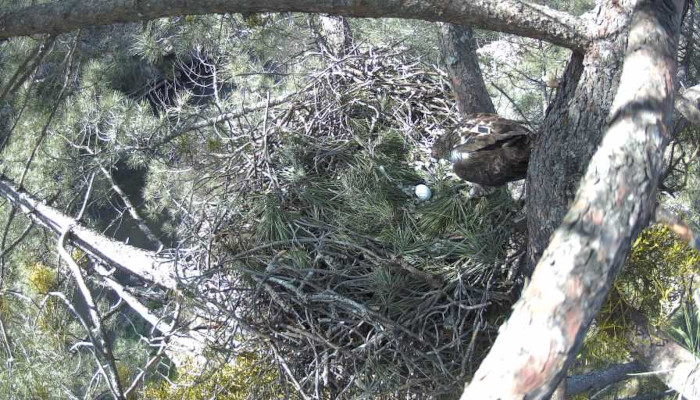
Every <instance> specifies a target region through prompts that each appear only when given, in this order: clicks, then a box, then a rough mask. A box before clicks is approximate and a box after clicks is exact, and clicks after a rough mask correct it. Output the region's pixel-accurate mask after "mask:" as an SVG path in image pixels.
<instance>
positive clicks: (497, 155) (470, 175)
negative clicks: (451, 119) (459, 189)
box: [452, 133, 530, 186]
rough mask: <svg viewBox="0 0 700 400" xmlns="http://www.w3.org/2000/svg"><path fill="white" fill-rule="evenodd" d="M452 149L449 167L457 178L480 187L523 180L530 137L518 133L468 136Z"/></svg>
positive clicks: (528, 157) (525, 172)
mask: <svg viewBox="0 0 700 400" xmlns="http://www.w3.org/2000/svg"><path fill="white" fill-rule="evenodd" d="M470 139H471V140H470V141H469V142H467V143H465V144H463V145H459V146H456V147H455V148H454V150H453V153H452V156H453V160H452V161H453V162H454V165H453V169H454V172H455V173H456V174H457V176H459V177H460V178H462V179H464V180H465V181H468V182H473V183H478V184H480V185H484V186H500V185H503V184H505V183H507V182H511V181H516V180H519V179H524V178H525V176H526V174H527V165H528V162H529V160H530V136H529V135H527V134H520V133H509V134H502V135H498V134H496V135H485V136H476V137H472V138H470Z"/></svg>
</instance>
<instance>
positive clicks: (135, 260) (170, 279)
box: [0, 177, 178, 291]
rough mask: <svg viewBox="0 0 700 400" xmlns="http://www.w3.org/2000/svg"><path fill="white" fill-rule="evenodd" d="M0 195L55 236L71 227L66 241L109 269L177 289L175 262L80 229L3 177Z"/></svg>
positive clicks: (83, 228) (61, 214)
mask: <svg viewBox="0 0 700 400" xmlns="http://www.w3.org/2000/svg"><path fill="white" fill-rule="evenodd" d="M0 196H2V197H4V198H5V199H6V200H8V201H9V202H10V203H12V205H13V206H15V207H18V208H19V210H21V211H22V212H23V213H25V214H26V215H27V216H28V217H29V218H31V219H32V220H33V221H34V222H36V223H38V224H40V225H42V226H44V227H46V228H48V229H50V230H51V231H53V232H54V233H55V234H57V235H60V234H62V233H63V232H64V231H65V230H66V229H67V228H68V227H70V226H73V228H72V230H71V235H70V238H69V240H70V242H71V243H72V244H73V245H75V246H78V247H79V248H80V249H81V250H83V251H85V252H87V253H89V254H92V255H94V256H96V257H98V258H99V259H100V260H102V261H104V262H105V263H107V264H109V265H110V266H113V267H116V268H120V269H122V270H125V271H128V272H130V273H132V274H134V275H136V276H138V277H140V278H141V279H144V280H146V281H148V282H153V283H155V284H158V285H160V286H162V287H164V288H168V289H172V290H176V291H177V290H178V280H177V276H176V274H175V267H176V262H175V261H174V260H170V259H159V257H158V255H157V254H156V253H153V252H149V251H145V250H141V249H138V248H135V247H133V246H129V245H125V244H123V243H119V242H117V241H115V240H113V239H110V238H108V237H106V236H104V235H101V234H99V233H96V232H94V231H92V230H91V229H88V228H85V227H83V226H80V225H78V223H77V221H76V220H75V219H74V218H71V217H69V216H67V215H65V214H63V213H62V212H60V211H58V210H56V209H55V208H53V207H49V206H48V205H46V204H45V203H43V202H41V201H39V200H37V199H35V198H34V197H32V196H30V195H29V194H27V193H26V192H24V191H22V190H17V189H16V188H15V187H14V186H13V185H12V183H11V182H10V181H9V180H7V179H6V178H2V177H0Z"/></svg>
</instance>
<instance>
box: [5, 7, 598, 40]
mask: <svg viewBox="0 0 700 400" xmlns="http://www.w3.org/2000/svg"><path fill="white" fill-rule="evenodd" d="M265 12H305V13H326V14H333V15H343V16H346V17H359V18H408V19H422V20H426V21H442V22H450V23H453V24H458V25H465V26H471V27H474V28H482V29H488V30H492V31H500V32H506V33H512V34H516V35H521V36H528V37H532V38H537V39H542V40H545V41H548V42H551V43H554V44H557V45H560V46H564V47H568V48H571V49H575V50H583V49H584V47H585V46H586V43H587V42H588V37H587V34H586V33H585V28H584V27H583V24H582V23H581V22H580V20H579V19H577V18H575V17H573V16H571V15H569V14H567V13H563V12H560V11H556V10H553V9H550V8H547V7H544V6H540V5H536V4H529V3H526V2H522V1H517V0H473V1H450V2H445V1H437V0H431V1H428V0H424V1H402V0H371V1H361V0H352V1H344V2H338V1H333V0H298V1H287V0H268V1H251V0H198V1H186V0H114V1H86V0H72V1H63V2H57V3H56V2H55V3H46V4H40V5H35V6H28V7H23V8H18V9H14V10H5V11H2V12H0V40H1V39H6V38H9V37H13V36H27V35H34V34H37V33H53V34H58V33H63V32H69V31H71V30H74V29H77V28H81V27H89V26H98V25H109V24H115V23H124V22H138V21H146V20H151V19H156V18H163V17H174V16H181V15H199V14H223V13H244V14H251V13H265ZM57 16H60V18H57Z"/></svg>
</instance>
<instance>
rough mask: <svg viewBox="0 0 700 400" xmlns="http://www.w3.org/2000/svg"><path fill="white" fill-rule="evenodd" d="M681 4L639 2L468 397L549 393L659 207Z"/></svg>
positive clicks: (653, 0) (526, 396) (527, 396)
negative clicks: (587, 148) (586, 137)
mask: <svg viewBox="0 0 700 400" xmlns="http://www.w3.org/2000/svg"><path fill="white" fill-rule="evenodd" d="M684 6H685V1H682V0H663V1H662V0H647V1H639V2H638V3H637V4H636V7H635V10H634V14H633V17H632V23H631V29H630V33H629V39H628V44H627V54H626V57H625V62H624V66H623V70H622V75H621V80H620V86H619V89H618V91H617V94H616V96H615V101H614V102H613V107H612V110H611V113H610V115H611V117H610V118H609V121H610V124H609V127H608V129H607V131H606V133H605V137H604V139H603V142H602V144H601V146H600V148H599V149H598V151H597V152H596V154H595V155H594V157H593V159H592V160H591V163H590V165H589V167H588V172H587V173H586V175H585V177H584V179H583V181H582V183H581V186H580V188H579V190H578V193H577V195H576V200H575V202H574V203H573V205H572V206H571V208H570V210H569V212H568V213H567V215H566V218H565V219H564V222H563V223H562V224H561V226H560V227H559V229H557V231H556V232H555V234H554V236H553V238H552V240H551V241H550V244H549V246H548V248H547V250H546V251H545V253H544V255H543V256H542V258H541V259H540V261H539V263H538V264H537V268H536V270H535V273H534V275H533V277H532V282H531V283H530V285H529V286H528V287H527V288H526V289H525V290H524V292H523V295H522V298H521V299H520V300H519V301H518V303H516V305H515V307H514V311H513V314H512V315H511V317H510V318H509V320H508V322H507V323H506V324H505V325H504V326H503V327H501V330H500V334H499V336H498V338H497V339H496V342H495V344H494V346H493V348H492V349H491V351H490V353H489V354H488V356H487V357H486V359H485V360H484V362H483V363H482V364H481V366H480V367H479V370H478V371H477V372H476V374H475V376H474V378H473V379H472V381H471V383H470V384H468V386H467V388H466V390H465V391H464V393H463V395H462V399H463V400H467V399H484V400H486V399H503V400H505V399H546V398H548V397H549V396H550V395H551V394H552V392H553V391H554V389H555V388H556V385H557V384H558V383H559V381H560V380H561V379H562V377H563V376H564V374H565V371H566V369H567V367H568V366H569V365H570V364H571V363H572V362H573V360H574V359H575V356H576V354H577V352H578V349H579V348H580V346H581V343H582V341H583V338H584V336H585V333H586V331H587V329H588V327H589V325H590V323H591V321H592V320H593V318H594V317H595V315H596V314H597V312H598V310H599V309H600V307H601V305H602V303H603V301H604V299H605V297H606V295H607V293H608V291H609V289H610V287H611V285H612V283H613V281H614V279H615V277H616V275H617V272H618V271H619V269H620V267H621V266H622V264H623V263H624V260H625V257H626V255H627V253H628V252H629V249H630V247H631V243H632V241H633V240H634V239H635V238H636V236H637V235H638V233H639V232H640V231H641V230H642V229H643V228H644V227H645V226H646V225H647V224H648V222H649V219H650V217H651V214H652V212H653V205H654V201H655V197H656V188H657V186H658V180H659V178H660V176H661V174H662V173H663V164H664V163H663V153H664V148H665V147H666V145H667V143H668V141H669V139H670V135H669V131H670V129H671V120H672V117H673V95H674V79H675V65H676V46H677V42H678V36H679V30H680V27H679V26H680V18H681V14H682V12H683V9H684ZM641 71H643V75H641V74H640V72H641ZM695 389H696V390H697V389H698V388H695ZM693 398H697V396H696V397H693Z"/></svg>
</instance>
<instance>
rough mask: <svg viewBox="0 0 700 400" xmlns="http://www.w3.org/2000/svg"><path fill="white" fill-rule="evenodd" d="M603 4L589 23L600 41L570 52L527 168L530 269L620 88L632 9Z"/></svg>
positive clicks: (560, 216) (566, 203)
mask: <svg viewBox="0 0 700 400" xmlns="http://www.w3.org/2000/svg"><path fill="white" fill-rule="evenodd" d="M612 3H614V2H612V1H605V2H603V4H600V5H599V7H601V9H600V12H598V13H596V14H595V15H594V18H595V19H594V20H593V21H590V26H591V30H592V32H591V35H592V36H595V37H598V38H600V39H599V40H597V41H595V42H593V43H591V45H590V46H589V48H588V49H587V51H586V54H585V57H584V55H583V54H580V53H576V52H575V53H574V54H572V56H571V60H570V61H569V65H568V66H567V69H566V71H565V73H564V77H563V79H562V83H561V86H560V87H559V91H558V93H557V96H556V97H555V99H554V101H553V102H552V105H551V106H550V109H549V113H548V114H547V116H546V117H545V120H544V121H543V123H542V127H541V129H540V132H539V135H537V138H536V141H535V144H534V146H533V151H532V155H531V156H530V165H529V169H528V179H527V187H528V197H527V207H528V235H529V240H530V241H529V244H528V268H527V269H526V271H524V273H525V276H530V275H531V274H532V271H533V268H534V266H535V264H537V261H538V260H539V259H540V257H541V255H542V252H543V251H544V249H545V248H546V247H547V244H548V243H549V238H550V236H551V235H552V233H553V232H554V230H555V229H556V228H557V227H558V226H559V224H560V223H561V221H562V219H563V218H564V214H565V213H566V211H567V210H568V208H569V205H570V202H571V201H572V200H573V198H574V194H575V193H576V189H577V188H578V186H579V182H580V180H581V177H583V174H584V172H585V170H586V167H587V166H588V163H589V161H590V158H591V156H592V155H593V152H594V151H595V150H596V149H597V148H598V145H599V144H600V141H601V138H602V134H603V131H604V128H605V125H606V118H607V117H608V111H609V110H610V106H611V105H612V102H613V96H614V95H615V91H616V89H617V86H618V82H619V78H620V72H621V68H620V66H621V63H622V59H623V58H624V50H625V43H626V41H627V26H628V25H629V18H630V15H631V8H630V7H631V6H629V5H628V6H627V8H626V9H623V8H621V7H619V6H615V5H614V4H612Z"/></svg>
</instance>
